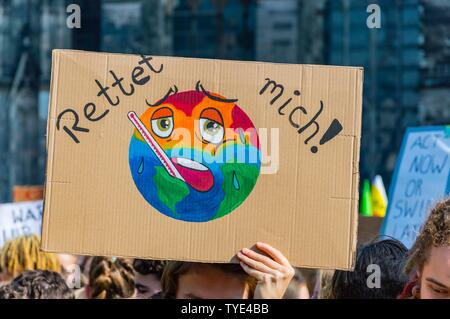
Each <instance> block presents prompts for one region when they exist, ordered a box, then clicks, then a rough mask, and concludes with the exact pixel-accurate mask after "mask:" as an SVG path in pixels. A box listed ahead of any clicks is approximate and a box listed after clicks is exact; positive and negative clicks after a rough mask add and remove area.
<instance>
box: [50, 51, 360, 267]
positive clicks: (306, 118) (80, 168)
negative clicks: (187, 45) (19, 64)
mask: <svg viewBox="0 0 450 319" xmlns="http://www.w3.org/2000/svg"><path fill="white" fill-rule="evenodd" d="M52 63H53V66H52V81H51V97H50V102H49V103H50V107H49V119H48V141H47V143H48V160H47V164H48V166H47V172H46V188H45V200H44V223H43V236H42V247H43V249H44V250H46V251H52V252H66V253H75V254H92V255H114V256H126V257H140V258H149V259H152V258H153V259H171V260H189V261H201V262H229V261H230V260H232V258H233V256H235V254H236V252H237V251H238V250H239V249H240V248H242V247H250V246H252V245H253V244H254V243H255V242H256V241H262V242H267V243H269V244H271V245H273V246H275V247H277V248H278V249H280V250H281V251H282V252H283V253H285V254H286V256H287V257H288V258H289V260H290V261H291V263H292V264H293V265H296V266H303V267H324V268H340V269H350V268H351V267H352V264H353V259H354V251H355V245H356V227H357V202H358V178H359V175H358V166H359V141H360V121H361V101H362V80H363V74H362V69H361V68H351V67H332V66H311V65H292V64H271V63H257V62H240V61H222V60H207V59H190V58H174V57H156V56H154V57H151V56H141V55H121V54H106V53H93V52H81V51H66V50H55V51H53V62H52Z"/></svg>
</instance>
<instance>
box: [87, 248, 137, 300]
mask: <svg viewBox="0 0 450 319" xmlns="http://www.w3.org/2000/svg"><path fill="white" fill-rule="evenodd" d="M86 289H87V290H88V292H87V295H88V297H89V298H91V299H122V298H132V297H134V295H135V284H134V273H133V265H132V263H131V261H130V260H128V259H123V258H116V259H114V260H112V259H111V258H106V257H94V258H93V259H92V261H91V264H90V270H89V285H87V287H86Z"/></svg>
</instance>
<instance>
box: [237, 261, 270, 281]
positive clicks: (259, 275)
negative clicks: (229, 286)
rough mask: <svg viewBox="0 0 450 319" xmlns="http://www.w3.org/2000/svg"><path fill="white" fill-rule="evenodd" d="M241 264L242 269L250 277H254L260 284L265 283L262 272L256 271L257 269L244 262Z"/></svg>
mask: <svg viewBox="0 0 450 319" xmlns="http://www.w3.org/2000/svg"><path fill="white" fill-rule="evenodd" d="M239 264H240V265H241V267H242V269H244V271H245V272H246V273H247V274H248V275H250V276H252V277H253V278H255V279H256V280H257V281H260V282H262V281H264V274H263V273H262V272H260V271H257V270H255V269H253V268H251V267H249V266H248V265H246V264H245V263H244V262H242V261H241V262H240V263H239Z"/></svg>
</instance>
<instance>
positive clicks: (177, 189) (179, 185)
mask: <svg viewBox="0 0 450 319" xmlns="http://www.w3.org/2000/svg"><path fill="white" fill-rule="evenodd" d="M153 181H154V182H155V186H156V189H157V190H158V197H159V199H160V200H161V202H162V203H163V204H164V205H166V206H167V207H169V209H170V210H171V211H172V212H173V213H174V215H177V212H176V210H175V206H176V204H177V203H178V202H180V201H181V200H182V199H183V198H184V197H186V195H188V194H189V188H188V187H187V185H186V183H185V182H183V181H181V180H179V179H177V178H173V177H172V176H170V175H169V174H168V173H167V171H166V170H165V169H164V167H161V166H158V167H156V173H155V176H153Z"/></svg>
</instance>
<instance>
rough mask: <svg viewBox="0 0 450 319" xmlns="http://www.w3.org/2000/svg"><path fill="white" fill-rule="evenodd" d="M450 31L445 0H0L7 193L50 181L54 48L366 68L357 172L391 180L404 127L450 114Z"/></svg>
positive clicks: (2, 185) (2, 169) (1, 163)
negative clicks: (377, 20) (371, 19)
mask: <svg viewBox="0 0 450 319" xmlns="http://www.w3.org/2000/svg"><path fill="white" fill-rule="evenodd" d="M69 4H77V5H79V6H80V8H81V28H80V29H69V28H68V27H67V25H66V20H67V18H68V16H69V15H70V12H67V6H68V5H69ZM369 4H378V5H379V7H380V8H381V28H379V29H376V28H375V29H370V28H369V27H367V25H366V20H367V17H368V16H369V15H370V12H367V6H368V5H369ZM449 33H450V2H449V1H446V0H402V1H400V0H378V1H376V0H329V1H327V0H314V1H310V0H303V1H302V0H102V1H100V0H40V1H39V0H0V202H5V201H9V200H11V188H12V187H13V186H14V185H24V184H42V183H43V181H44V178H45V176H44V172H45V158H46V154H45V131H46V122H47V108H48V97H49V82H50V70H51V51H52V49H54V48H72V49H82V50H95V51H106V52H123V53H145V54H152V55H175V56H187V57H202V58H222V59H237V60H262V61H273V62H289V63H310V64H337V65H356V66H363V67H364V68H365V78H364V101H363V104H364V105H363V133H362V148H361V173H362V177H369V178H371V177H373V175H374V174H382V176H383V177H384V179H385V181H387V182H389V179H390V175H391V172H392V169H393V167H394V163H395V159H396V155H397V151H398V149H399V145H400V143H401V139H402V136H403V133H404V129H405V128H406V127H407V126H410V125H423V124H427V125H432V124H450V93H449V91H450V90H449V86H450V40H449V39H450V34H449ZM387 184H388V183H387Z"/></svg>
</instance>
